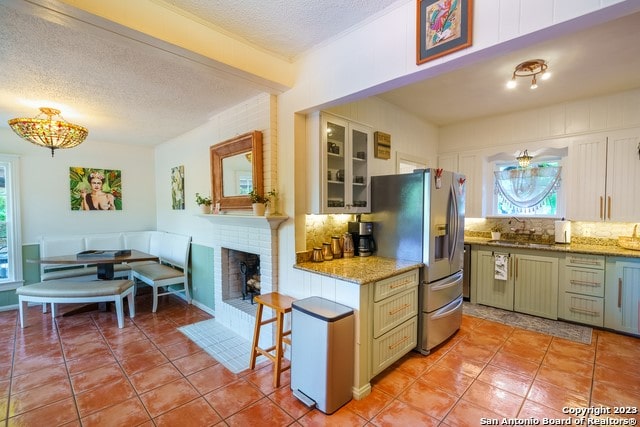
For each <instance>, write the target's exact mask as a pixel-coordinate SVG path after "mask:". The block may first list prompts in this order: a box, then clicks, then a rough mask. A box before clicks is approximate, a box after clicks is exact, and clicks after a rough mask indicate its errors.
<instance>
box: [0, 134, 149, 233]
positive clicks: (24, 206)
mask: <svg viewBox="0 0 640 427" xmlns="http://www.w3.org/2000/svg"><path fill="white" fill-rule="evenodd" d="M89 131H91V130H89ZM0 151H1V152H3V153H8V154H17V155H19V156H20V168H21V176H20V199H21V206H20V210H21V217H22V243H23V244H32V243H37V242H38V236H41V235H59V234H86V233H107V232H111V231H129V230H152V229H155V227H156V215H155V204H156V203H155V198H156V193H155V181H154V177H155V170H154V165H153V161H150V160H151V159H153V155H154V154H153V149H151V148H148V147H138V146H135V145H131V144H127V145H124V143H123V144H108V143H102V142H97V141H93V140H91V133H89V137H88V138H87V140H86V141H85V142H83V143H82V144H81V145H79V146H78V147H76V148H71V149H66V150H56V153H55V157H53V158H51V151H49V150H47V149H45V148H41V147H38V146H36V145H33V144H30V143H28V142H26V141H24V140H22V139H20V138H19V137H18V136H17V135H16V134H15V133H13V131H11V130H10V129H8V128H0ZM74 166H79V167H88V168H100V169H103V168H104V169H118V170H120V171H122V206H123V209H122V210H121V211H89V212H83V211H72V210H71V204H70V195H69V168H70V167H74Z"/></svg>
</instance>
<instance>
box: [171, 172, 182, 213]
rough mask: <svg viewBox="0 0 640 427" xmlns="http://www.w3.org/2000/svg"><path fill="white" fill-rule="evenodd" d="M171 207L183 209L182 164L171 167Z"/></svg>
mask: <svg viewBox="0 0 640 427" xmlns="http://www.w3.org/2000/svg"><path fill="white" fill-rule="evenodd" d="M171 207H172V208H173V210H184V166H183V165H182V166H176V167H175V168H171Z"/></svg>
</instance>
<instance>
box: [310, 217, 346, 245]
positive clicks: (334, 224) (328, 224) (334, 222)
mask: <svg viewBox="0 0 640 427" xmlns="http://www.w3.org/2000/svg"><path fill="white" fill-rule="evenodd" d="M349 221H355V218H354V215H307V218H306V238H307V241H306V248H307V251H310V250H312V249H313V248H314V247H322V243H323V242H330V241H331V236H335V235H340V234H344V233H346V232H347V223H348V222H349Z"/></svg>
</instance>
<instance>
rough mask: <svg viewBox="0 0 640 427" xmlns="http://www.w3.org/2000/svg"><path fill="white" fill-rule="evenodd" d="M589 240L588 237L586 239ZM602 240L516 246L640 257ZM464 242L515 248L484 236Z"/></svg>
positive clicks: (637, 252) (608, 240) (520, 246)
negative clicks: (596, 241)
mask: <svg viewBox="0 0 640 427" xmlns="http://www.w3.org/2000/svg"><path fill="white" fill-rule="evenodd" d="M584 240H587V239H584ZM600 240H603V241H602V242H598V243H582V242H575V243H570V244H562V243H557V244H550V245H538V246H535V247H534V246H526V245H517V246H515V247H517V248H519V249H532V250H538V251H551V252H563V253H582V254H591V255H606V256H617V257H628V258H640V251H633V250H631V249H625V248H623V247H620V246H618V245H617V243H616V241H615V240H613V239H600ZM464 243H465V244H467V245H483V246H495V247H508V248H513V247H514V245H512V244H511V242H509V243H507V244H504V243H500V242H496V241H492V240H491V239H487V238H483V237H468V236H465V238H464Z"/></svg>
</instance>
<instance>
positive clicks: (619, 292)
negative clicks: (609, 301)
mask: <svg viewBox="0 0 640 427" xmlns="http://www.w3.org/2000/svg"><path fill="white" fill-rule="evenodd" d="M621 307H622V277H618V308H621Z"/></svg>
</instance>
